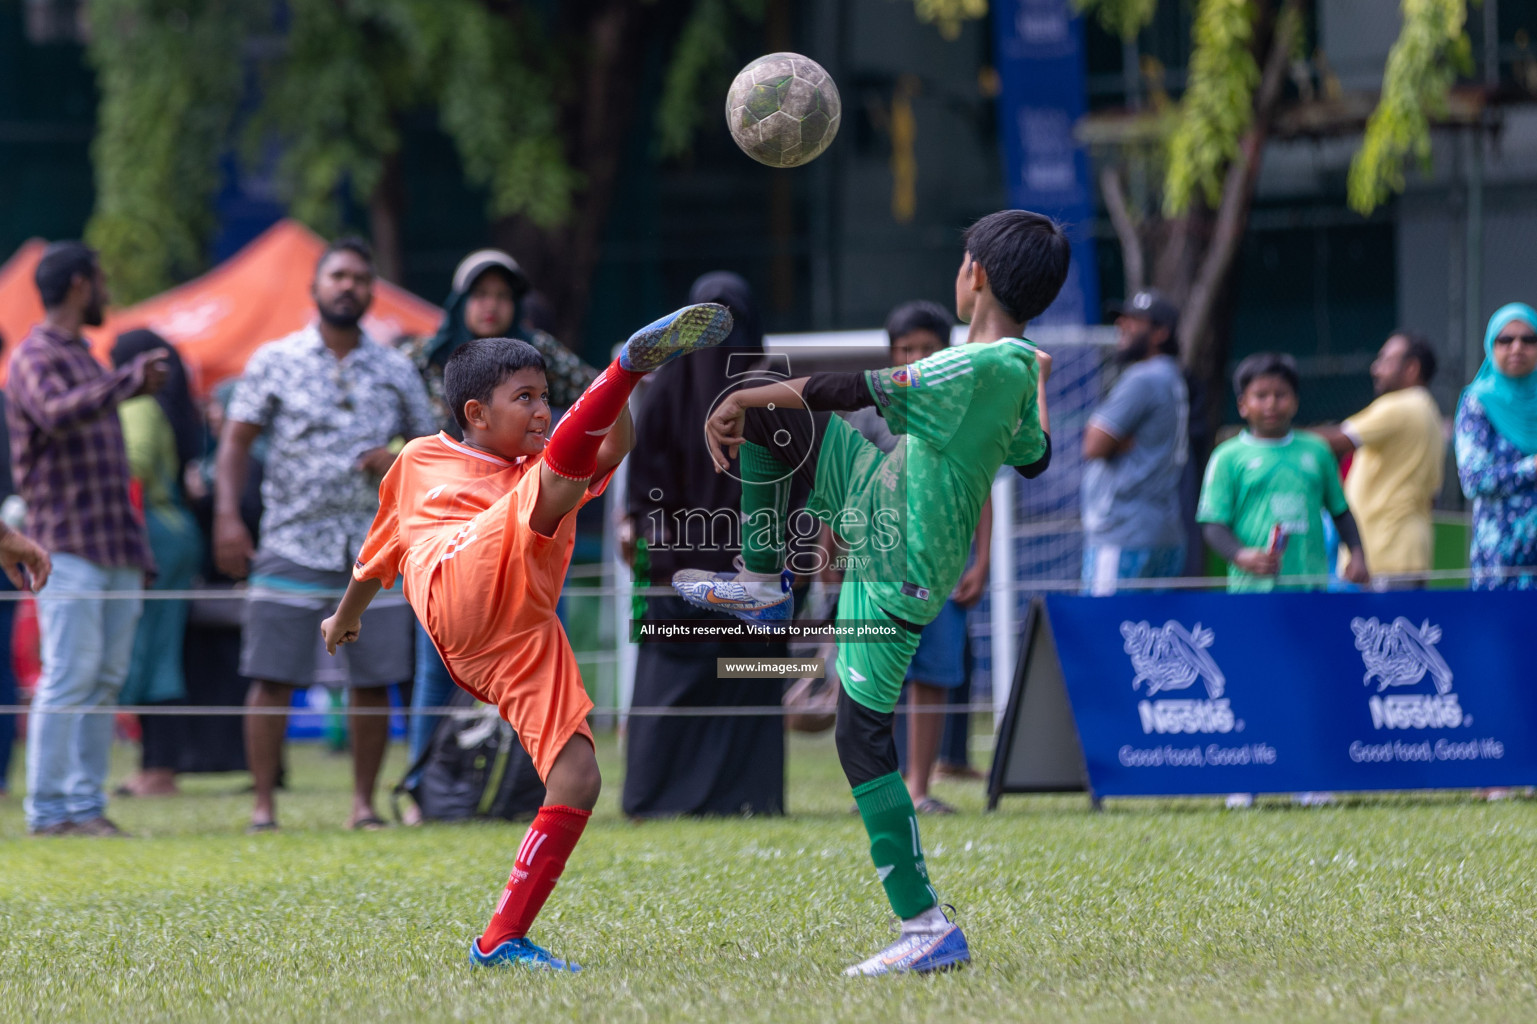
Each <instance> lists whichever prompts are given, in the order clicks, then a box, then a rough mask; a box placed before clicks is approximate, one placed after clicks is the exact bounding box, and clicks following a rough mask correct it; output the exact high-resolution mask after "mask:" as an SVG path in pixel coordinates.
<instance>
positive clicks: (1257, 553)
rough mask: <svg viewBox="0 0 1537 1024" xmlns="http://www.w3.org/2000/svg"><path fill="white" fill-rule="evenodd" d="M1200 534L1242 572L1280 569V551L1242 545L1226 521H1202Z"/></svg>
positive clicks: (1270, 573)
mask: <svg viewBox="0 0 1537 1024" xmlns="http://www.w3.org/2000/svg"><path fill="white" fill-rule="evenodd" d="M1352 525H1353V524H1352ZM1201 536H1202V537H1203V538H1204V539H1205V540H1206V544H1207V546H1208V547H1210V548H1211V549H1212V550H1213V551H1215V552H1216V553H1217V554H1219V555H1221V556H1222V557H1223V558H1224V559H1225V560H1227V561H1229V562H1231V563H1233V564H1234V565H1236V566H1238V568H1240V569H1242V570H1243V571H1244V572H1247V573H1253V574H1254V575H1255V576H1274V575H1276V573H1278V572H1280V571H1281V555H1280V552H1275V551H1266V550H1264V549H1263V548H1246V547H1244V546H1243V542H1242V541H1240V540H1239V539H1238V534H1236V533H1234V532H1233V528H1232V527H1231V526H1228V525H1227V524H1226V523H1202V524H1201Z"/></svg>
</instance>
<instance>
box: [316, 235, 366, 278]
mask: <svg viewBox="0 0 1537 1024" xmlns="http://www.w3.org/2000/svg"><path fill="white" fill-rule="evenodd" d="M339 252H350V253H352V254H353V255H355V256H357V257H359V258H360V259H362V261H363V262H364V263H367V264H368V266H369V269H373V265H374V247H373V246H371V245H369V244H368V243H367V242H366V241H364V240H363V239H361V238H359V237H358V236H357V235H344V236H343V237H341V238H338V239H337V240H336V241H334V242H332V243H331V244H330V245H328V246H326V251H325V252H323V253H321V254H320V259H318V260H316V261H315V276H316V277H317V278H318V277H319V276H320V268H321V267H323V266H325V265H326V260H328V259H330V258H331V257H332V256H335V255H336V254H337V253H339Z"/></svg>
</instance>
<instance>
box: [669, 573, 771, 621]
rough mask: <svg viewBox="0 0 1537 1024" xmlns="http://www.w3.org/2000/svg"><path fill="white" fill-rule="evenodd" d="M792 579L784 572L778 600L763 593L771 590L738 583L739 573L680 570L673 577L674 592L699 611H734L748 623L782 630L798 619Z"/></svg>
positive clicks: (734, 613) (733, 613)
mask: <svg viewBox="0 0 1537 1024" xmlns="http://www.w3.org/2000/svg"><path fill="white" fill-rule="evenodd" d="M790 580H791V576H790V571H789V570H788V569H787V570H785V571H784V572H782V573H780V575H779V594H778V596H777V597H774V596H770V595H767V594H762V593H759V591H760V590H762V589H767V588H760V587H752V588H749V587H748V586H746V585H745V584H743V583H742V582H741V581H739V580H738V578H737V574H736V573H730V572H706V571H705V570H703V569H679V570H678V571H677V572H675V573H673V574H672V589H674V590H676V591H677V592H678V596H679V597H681V598H683V600H685V601H687V602H688V603H689V604H691V605H693V606H694V607H695V608H707V609H709V610H710V611H712V612H730V613H731V614H732V615H735V616H736V617H737V618H739V619H744V620H746V621H747V622H754V623H758V624H760V625H769V626H776V627H781V628H782V627H783V626H784V625H786V624H787V623H788V622H789V621H790V620H791V619H792V618H794V617H795V599H794V598H793V597H792V596H791V595H790Z"/></svg>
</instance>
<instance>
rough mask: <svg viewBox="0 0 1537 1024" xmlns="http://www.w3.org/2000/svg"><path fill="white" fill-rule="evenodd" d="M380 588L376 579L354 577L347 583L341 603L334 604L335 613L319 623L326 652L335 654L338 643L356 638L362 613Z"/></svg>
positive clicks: (360, 627) (347, 642) (351, 641)
mask: <svg viewBox="0 0 1537 1024" xmlns="http://www.w3.org/2000/svg"><path fill="white" fill-rule="evenodd" d="M380 588H381V584H380V583H379V581H378V580H360V579H357V578H356V577H354V578H353V580H352V582H350V583H348V584H347V592H346V593H344V594H343V595H342V600H341V604H338V605H337V606H336V611H335V613H334V614H332V616H331V617H330V618H329V619H326V620H325V621H324V622H322V623H321V624H320V635H321V636H323V637H325V641H326V653H327V654H335V653H336V648H337V647H339V646H340V645H342V644H350V643H353V642H354V641H356V640H357V638H358V633H359V632H361V631H362V628H363V613H364V612H365V611H367V610H368V605H369V602H371V601H372V600H373V599H374V595H376V594H378V593H379V590H380Z"/></svg>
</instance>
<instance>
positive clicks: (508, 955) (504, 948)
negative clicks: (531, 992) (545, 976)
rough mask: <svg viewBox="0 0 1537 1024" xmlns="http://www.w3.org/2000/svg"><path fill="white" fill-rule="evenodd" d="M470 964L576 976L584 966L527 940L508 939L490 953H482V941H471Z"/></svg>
mask: <svg viewBox="0 0 1537 1024" xmlns="http://www.w3.org/2000/svg"><path fill="white" fill-rule="evenodd" d="M470 963H472V964H474V965H475V966H476V967H527V968H528V969H529V970H531V971H567V972H569V973H572V974H575V973H576V972H577V971H580V970H581V969H582V965H581V964H579V963H577V962H576V961H575V960H562V959H561V958H560V957H558V956H556V955H555V954H554V953H551V952H550V951H549V950H547V949H545V948H544V947H543V946H536V945H534V944H533V943H532V942H530V941H528V940H527V939H508V940H507V941H506V942H504V943H502V944H501V945H500V946H497V947H496V948H495V949H493V950H492V951H491V952H489V953H482V952H481V951H480V940H479V939H471V940H470Z"/></svg>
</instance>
